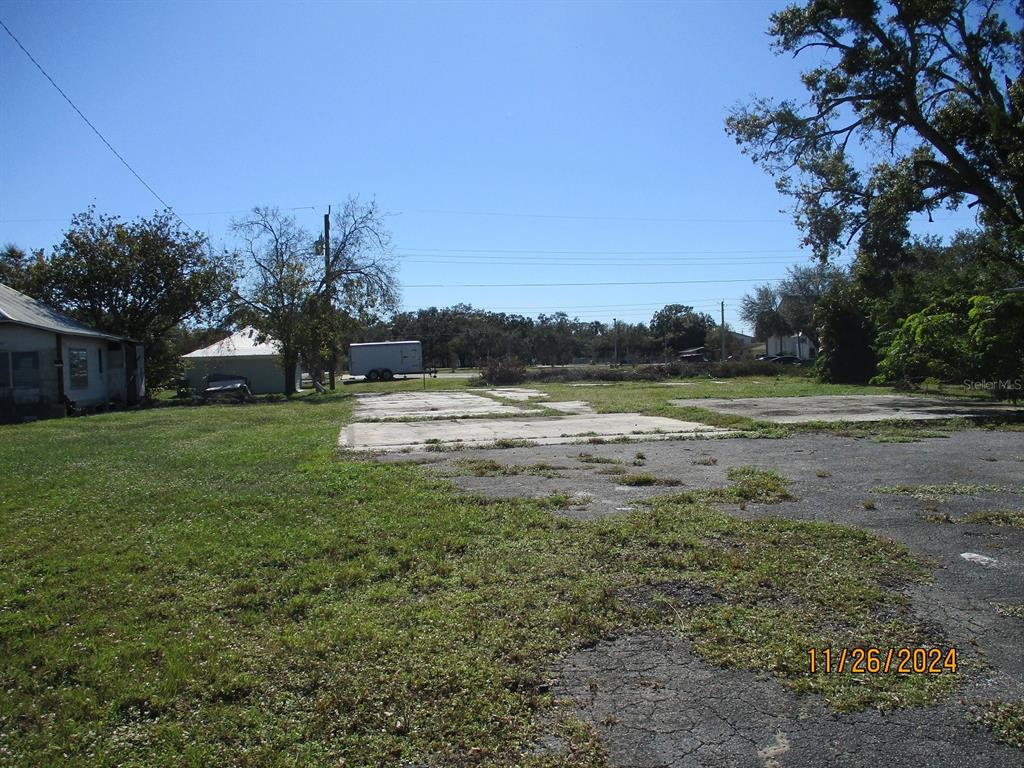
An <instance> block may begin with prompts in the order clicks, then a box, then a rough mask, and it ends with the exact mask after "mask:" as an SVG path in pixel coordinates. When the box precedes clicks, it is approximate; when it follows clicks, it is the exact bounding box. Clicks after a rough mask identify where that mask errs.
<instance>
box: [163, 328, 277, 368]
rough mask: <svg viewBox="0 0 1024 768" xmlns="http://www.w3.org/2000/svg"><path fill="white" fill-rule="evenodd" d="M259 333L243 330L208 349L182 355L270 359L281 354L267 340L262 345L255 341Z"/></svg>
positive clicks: (272, 343) (247, 329)
mask: <svg viewBox="0 0 1024 768" xmlns="http://www.w3.org/2000/svg"><path fill="white" fill-rule="evenodd" d="M258 338H259V331H257V330H256V329H255V328H252V327H249V328H243V329H242V330H240V331H237V332H236V333H233V334H231V335H230V336H228V337H227V338H226V339H222V340H220V341H218V342H216V343H214V344H211V345H210V346H208V347H203V348H202V349H197V350H196V351H195V352H189V353H188V354H187V355H182V357H184V358H191V359H193V360H194V359H196V358H199V357H272V356H278V355H280V354H281V349H280V347H279V345H278V343H277V342H276V341H275V340H274V339H271V338H268V339H267V340H266V341H264V342H263V343H260V342H258V341H257V339H258Z"/></svg>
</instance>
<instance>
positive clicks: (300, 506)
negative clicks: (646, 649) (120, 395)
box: [0, 380, 954, 766]
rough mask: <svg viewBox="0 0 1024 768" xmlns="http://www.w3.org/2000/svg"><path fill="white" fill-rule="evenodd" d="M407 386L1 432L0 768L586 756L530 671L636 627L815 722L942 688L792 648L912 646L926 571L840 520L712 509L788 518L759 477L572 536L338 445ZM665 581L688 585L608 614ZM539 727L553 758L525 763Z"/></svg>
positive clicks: (559, 524)
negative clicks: (367, 413)
mask: <svg viewBox="0 0 1024 768" xmlns="http://www.w3.org/2000/svg"><path fill="white" fill-rule="evenodd" d="M436 383H437V384H443V386H439V387H437V388H452V387H453V386H457V382H455V381H453V380H447V381H445V380H438V381H437V382H436ZM430 384H431V386H433V385H434V384H435V382H433V381H431V382H430ZM417 386H421V384H420V382H415V384H413V383H412V382H410V383H409V384H404V385H403V384H398V385H394V384H391V385H372V386H370V387H361V386H360V387H358V389H357V388H356V387H351V388H345V390H343V391H342V392H341V393H338V394H336V395H333V396H329V397H307V398H304V399H302V400H299V401H297V402H290V403H279V404H267V405H251V406H230V405H227V406H207V407H201V408H158V409H153V410H149V411H142V412H136V413H120V414H107V415H100V416H93V417H87V418H77V419H66V420H59V421H58V420H55V421H49V422H39V423H35V424H29V425H24V426H15V427H0V571H2V578H0V688H2V690H3V692H4V695H3V696H2V697H0V763H2V764H12V765H43V766H46V765H58V764H60V765H68V764H70V765H133V766H163V765H167V766H171V765H174V766H177V765H195V766H209V765H245V766H257V765H273V766H279V765H280V766H319V765H331V766H337V765H345V766H362V765H401V764H416V763H422V764H427V765H455V764H458V765H533V766H544V765H578V766H583V765H586V766H593V765H601V764H602V760H603V758H602V750H601V747H600V744H599V743H598V742H597V741H596V738H595V737H594V735H593V734H592V733H590V732H589V731H588V730H587V729H586V728H585V727H583V726H582V725H581V724H579V723H577V722H576V721H574V720H573V718H572V717H571V715H570V714H568V713H566V712H564V711H563V710H561V709H559V708H557V707H555V706H554V704H553V702H552V701H551V697H550V695H549V694H548V693H546V690H547V687H546V685H545V682H546V679H547V675H548V674H549V673H550V670H551V668H552V665H553V664H555V663H556V661H557V659H558V657H559V655H560V654H562V653H564V652H567V651H569V650H571V649H573V648H575V647H578V646H580V645H581V644H584V643H588V642H592V641H594V640H596V639H599V638H601V637H607V636H610V635H612V634H614V633H616V632H619V631H624V630H626V629H628V628H631V627H638V626H648V625H660V626H663V627H665V628H666V629H668V630H669V631H678V632H683V633H686V634H689V635H691V636H693V637H694V638H696V647H697V649H698V651H699V652H701V653H703V654H705V655H706V656H707V657H708V658H709V659H711V660H713V661H715V662H717V663H721V664H723V665H727V666H739V667H749V668H754V669H764V670H769V671H771V672H772V673H774V674H776V675H778V676H779V677H780V679H781V680H783V681H784V682H785V683H786V684H788V685H791V686H792V687H794V688H795V689H796V690H800V691H817V692H820V693H822V694H823V695H825V696H826V697H827V698H828V700H829V701H830V702H831V703H832V705H833V706H834V707H836V708H837V709H848V708H856V707H859V706H865V705H875V706H899V705H902V704H911V703H916V702H921V701H927V700H930V699H932V698H934V697H936V696H939V695H942V694H943V693H945V692H946V691H948V690H949V689H950V687H951V686H952V685H953V680H954V678H952V677H951V676H948V675H939V676H929V675H924V676H921V675H911V676H902V677H897V676H895V675H873V676H867V677H863V676H856V677H854V676H850V675H837V674H832V675H827V676H826V675H823V674H820V673H819V674H817V675H811V674H810V673H809V672H808V671H807V653H806V651H807V648H808V647H811V646H815V647H818V648H822V647H826V646H831V647H838V646H850V645H854V644H861V645H882V644H884V645H909V644H914V643H917V642H923V641H926V640H929V639H930V638H928V637H926V636H924V635H922V634H921V630H920V629H919V628H918V627H917V626H916V625H915V624H914V623H913V621H911V620H910V618H909V617H907V616H903V615H901V614H900V612H899V611H898V610H895V609H894V606H895V607H896V608H898V606H899V605H901V604H902V601H903V599H902V598H901V597H900V595H899V594H898V592H896V591H894V590H897V589H898V587H899V585H900V584H902V583H904V582H906V581H907V580H915V579H921V578H924V572H923V570H922V568H921V566H920V565H919V564H918V563H916V562H915V561H914V560H913V559H912V558H911V557H910V556H909V555H908V554H907V553H906V552H905V551H904V550H903V549H901V548H899V547H897V546H895V545H892V544H885V543H881V542H879V541H878V540H877V539H875V538H874V537H872V536H870V535H868V534H865V533H862V532H858V531H853V530H849V529H844V528H839V527H835V526H828V525H822V524H812V523H797V522H789V521H782V520H761V521H757V522H743V521H740V520H738V519H736V518H733V517H730V516H728V515H726V514H724V513H722V512H720V511H718V510H717V509H716V508H715V506H714V504H715V502H717V501H723V500H724V501H737V500H739V501H742V500H744V499H755V498H756V499H760V500H766V501H770V500H779V501H781V500H782V499H783V498H784V497H785V495H786V491H785V484H784V482H782V480H781V479H780V478H777V477H775V476H773V475H770V474H768V473H763V472H757V471H754V470H749V469H747V470H744V469H742V468H731V470H732V471H731V473H730V482H731V485H730V486H729V487H728V488H723V489H718V490H715V491H711V492H704V493H693V492H691V493H684V494H676V495H675V496H670V497H667V498H664V499H661V500H658V501H656V502H654V503H653V504H652V505H650V506H649V507H647V508H645V509H643V510H641V511H638V512H636V513H633V514H631V515H628V516H622V517H614V518H607V519H604V520H601V521H598V522H594V523H584V522H576V521H572V520H569V519H567V518H563V517H559V516H557V515H554V514H552V508H553V507H555V506H557V505H558V503H559V499H557V498H552V499H549V500H539V501H525V500H510V501H497V502H496V501H493V500H484V499H478V498H473V497H468V496H464V495H459V494H458V493H457V492H456V491H455V490H454V489H453V488H452V486H450V485H449V484H448V483H447V481H445V480H444V479H443V478H440V479H439V478H435V479H430V478H428V477H427V476H426V475H425V474H424V473H423V472H422V470H421V469H420V468H419V467H416V466H414V465H401V464H387V465H384V464H374V463H369V462H360V461H351V460H347V459H345V458H344V457H339V456H338V455H336V454H335V449H334V445H335V440H336V438H337V435H338V430H339V428H340V427H341V425H342V424H343V423H344V422H345V421H346V420H347V419H348V418H349V415H350V412H351V403H352V397H351V394H352V393H353V392H354V391H366V390H368V389H373V388H382V389H387V390H388V391H393V390H396V389H402V388H413V389H414V388H416V387H417ZM632 386H633V385H627V391H630V392H632V389H631V388H632ZM786 386H799V385H798V384H789V383H787V385H786ZM545 389H550V391H552V393H553V394H556V393H557V392H556V390H555V389H554V388H549V387H545ZM594 389H595V390H596V392H595V393H594V396H595V397H598V398H600V397H601V396H602V395H601V391H602V390H603V389H608V388H594ZM657 389H658V390H659V391H660V390H662V389H664V390H665V391H666V394H667V395H669V396H672V397H678V396H680V394H681V393H680V392H679V391H678V390H680V389H685V388H670V387H666V388H657ZM557 391H561V390H557ZM567 391H568V392H570V393H572V394H573V396H574V397H578V396H579V395H581V394H583V392H585V391H586V393H587V395H588V396H589V395H590V394H591V393H590V392H589V391H588V390H582V389H580V388H570V389H568V390H567ZM716 391H717V390H716ZM789 393H790V394H792V392H791V391H790V392H789ZM719 394H720V392H719ZM630 397H634V398H635V402H636V403H638V404H640V405H643V403H644V402H648V403H649V402H651V401H644V400H643V397H644V395H643V394H642V393H641V392H640V391H639V388H637V391H636V392H635V393H634V394H631V395H630ZM658 397H660V394H659V395H658ZM646 407H649V406H644V408H646ZM644 408H641V409H644ZM487 469H488V468H487V467H484V468H483V469H482V470H481V471H486V470H487ZM545 469H546V468H545ZM662 582H672V583H673V584H679V583H684V584H687V585H689V588H690V589H691V590H697V591H701V592H702V593H703V594H706V595H708V596H709V597H708V599H706V600H700V601H697V602H696V603H694V604H693V605H688V604H686V603H685V602H680V601H674V602H673V601H667V600H654V601H653V602H651V601H648V602H644V601H637V600H636V599H633V598H630V597H628V596H629V595H635V594H637V591H638V590H640V591H642V590H643V589H644V588H645V585H652V584H658V583H662ZM552 731H554V732H557V733H560V734H561V735H562V736H563V738H565V739H566V743H567V744H568V747H567V749H568V751H567V752H566V753H565V754H561V755H544V754H542V753H539V752H537V750H535V749H534V746H533V745H534V744H535V743H536V741H537V739H538V738H539V737H540V736H541V735H543V734H544V733H550V732H552Z"/></svg>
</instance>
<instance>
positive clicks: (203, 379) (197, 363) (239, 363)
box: [182, 328, 302, 395]
mask: <svg viewBox="0 0 1024 768" xmlns="http://www.w3.org/2000/svg"><path fill="white" fill-rule="evenodd" d="M258 338H259V332H258V331H257V330H256V329H255V328H243V329H242V330H240V331H238V332H237V333H233V334H232V335H230V336H228V337H227V338H226V339H223V340H222V341H218V342H217V343H215V344H211V345H210V346H208V347H203V348H202V349H197V350H196V351H195V352H189V353H188V354H187V355H182V360H184V361H185V377H186V378H187V379H188V385H189V387H191V388H192V389H193V390H196V391H202V390H204V389H206V387H207V384H208V382H209V380H210V378H211V377H213V378H214V379H227V378H237V379H245V381H246V383H247V384H248V385H249V391H250V392H252V393H253V394H254V395H259V394H266V393H269V392H284V389H285V388H284V361H283V360H282V358H281V349H280V346H279V345H278V343H277V342H276V341H275V340H274V339H269V338H268V339H266V341H263V342H260V341H258ZM301 383H302V367H301V366H295V391H296V392H298V391H299V390H300V389H301V386H300V385H301Z"/></svg>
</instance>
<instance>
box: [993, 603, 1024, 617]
mask: <svg viewBox="0 0 1024 768" xmlns="http://www.w3.org/2000/svg"><path fill="white" fill-rule="evenodd" d="M996 613H998V614H999V615H1000V616H1011V617H1013V618H1015V619H1024V603H996Z"/></svg>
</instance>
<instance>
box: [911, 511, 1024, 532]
mask: <svg viewBox="0 0 1024 768" xmlns="http://www.w3.org/2000/svg"><path fill="white" fill-rule="evenodd" d="M922 517H923V518H924V519H925V520H927V521H928V522H929V523H976V524H979V525H1003V526H1008V527H1011V528H1024V510H1012V509H1001V510H985V511H981V512H969V513H968V514H966V515H964V516H962V517H953V516H952V515H950V514H949V513H948V512H934V513H931V514H928V515H922Z"/></svg>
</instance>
